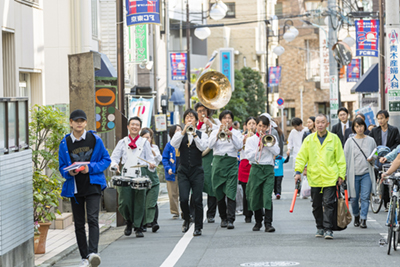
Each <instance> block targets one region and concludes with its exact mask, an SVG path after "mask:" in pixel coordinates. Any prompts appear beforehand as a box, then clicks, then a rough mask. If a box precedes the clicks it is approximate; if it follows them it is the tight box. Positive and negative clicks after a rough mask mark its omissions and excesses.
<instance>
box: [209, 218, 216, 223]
mask: <svg viewBox="0 0 400 267" xmlns="http://www.w3.org/2000/svg"><path fill="white" fill-rule="evenodd" d="M207 222H208V223H215V219H214V218H211V217H210V218H207Z"/></svg>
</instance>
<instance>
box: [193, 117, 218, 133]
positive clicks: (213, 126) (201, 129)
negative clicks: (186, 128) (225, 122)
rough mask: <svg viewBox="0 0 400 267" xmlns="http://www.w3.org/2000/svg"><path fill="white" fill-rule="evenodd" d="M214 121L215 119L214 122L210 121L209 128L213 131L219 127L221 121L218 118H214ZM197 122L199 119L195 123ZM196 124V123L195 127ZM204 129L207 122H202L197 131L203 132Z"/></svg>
mask: <svg viewBox="0 0 400 267" xmlns="http://www.w3.org/2000/svg"><path fill="white" fill-rule="evenodd" d="M213 119H214V118H213ZM209 121H210V122H211V120H209ZM214 121H215V123H216V124H214V123H212V122H211V124H212V129H211V130H213V131H214V130H217V129H219V126H220V125H221V122H220V121H219V120H218V119H214ZM199 123H200V121H199V122H198V123H197V125H199ZM197 125H196V129H197ZM206 130H207V124H206V123H203V125H201V128H200V129H199V131H200V132H202V133H205V132H206Z"/></svg>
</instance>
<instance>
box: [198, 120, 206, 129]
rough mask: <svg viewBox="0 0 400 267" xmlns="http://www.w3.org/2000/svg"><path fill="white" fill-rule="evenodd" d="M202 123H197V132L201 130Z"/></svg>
mask: <svg viewBox="0 0 400 267" xmlns="http://www.w3.org/2000/svg"><path fill="white" fill-rule="evenodd" d="M203 124H204V121H199V123H198V124H197V130H200V129H201V126H203Z"/></svg>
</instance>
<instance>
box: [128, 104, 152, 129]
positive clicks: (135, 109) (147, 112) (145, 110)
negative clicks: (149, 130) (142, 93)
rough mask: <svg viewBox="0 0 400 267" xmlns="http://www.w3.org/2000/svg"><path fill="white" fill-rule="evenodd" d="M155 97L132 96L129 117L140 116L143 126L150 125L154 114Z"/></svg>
mask: <svg viewBox="0 0 400 267" xmlns="http://www.w3.org/2000/svg"><path fill="white" fill-rule="evenodd" d="M153 105H154V99H153V98H150V99H145V98H133V97H132V98H131V99H129V118H131V117H135V116H138V117H139V118H140V119H141V120H142V128H143V127H150V125H151V116H152V114H153Z"/></svg>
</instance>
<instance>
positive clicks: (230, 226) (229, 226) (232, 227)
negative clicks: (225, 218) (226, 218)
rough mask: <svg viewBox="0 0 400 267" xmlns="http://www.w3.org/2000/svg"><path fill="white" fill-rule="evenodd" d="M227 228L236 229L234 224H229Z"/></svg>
mask: <svg viewBox="0 0 400 267" xmlns="http://www.w3.org/2000/svg"><path fill="white" fill-rule="evenodd" d="M227 228H228V229H234V228H235V226H234V225H233V222H228V225H227Z"/></svg>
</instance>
